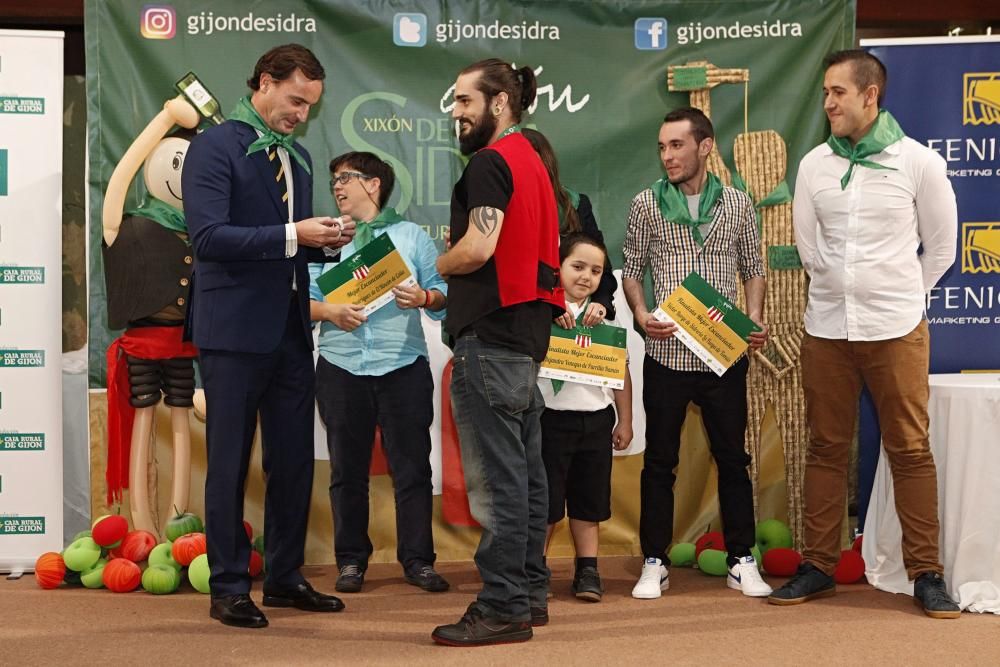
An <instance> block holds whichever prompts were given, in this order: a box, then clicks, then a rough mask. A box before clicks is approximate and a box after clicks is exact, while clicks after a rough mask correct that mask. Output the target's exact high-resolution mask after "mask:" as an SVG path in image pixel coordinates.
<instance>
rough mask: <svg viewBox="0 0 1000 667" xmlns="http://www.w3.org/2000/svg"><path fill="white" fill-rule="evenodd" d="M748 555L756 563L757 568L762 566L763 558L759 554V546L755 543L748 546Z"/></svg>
mask: <svg viewBox="0 0 1000 667" xmlns="http://www.w3.org/2000/svg"><path fill="white" fill-rule="evenodd" d="M750 555H751V556H753V559H754V562H756V563H757V569H758V570H759V569H760V568H762V567H764V559H763V557H762V556H761V555H760V547H759V546H757V545H756V544H755V545H753V546H752V547H750Z"/></svg>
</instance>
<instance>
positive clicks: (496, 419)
mask: <svg viewBox="0 0 1000 667" xmlns="http://www.w3.org/2000/svg"><path fill="white" fill-rule="evenodd" d="M537 379H538V363H537V362H536V361H535V360H534V359H532V358H531V357H529V356H527V355H524V354H520V353H517V352H514V351H512V350H510V349H508V348H505V347H499V346H494V345H488V344H486V343H482V342H480V340H479V339H478V338H477V337H476V336H475V335H467V336H462V337H461V338H459V339H458V342H457V343H456V345H455V360H454V370H453V371H452V378H451V402H452V409H453V411H454V414H455V424H456V426H457V427H458V435H459V442H460V446H461V450H462V470H463V471H464V473H465V485H466V489H467V491H468V494H469V507H470V509H471V511H472V516H474V517H475V519H476V521H478V522H479V523H480V525H482V527H483V533H482V537H481V538H480V540H479V548H478V549H477V550H476V567H478V568H479V575H480V577H481V578H482V580H483V588H482V590H481V591H480V592H479V597H478V605H479V608H480V610H481V611H482V612H483V613H484V614H486V615H487V616H491V617H494V618H497V619H500V620H502V621H527V620H529V619H530V617H531V616H530V611H529V610H530V607H545V606H546V600H545V597H546V593H547V592H548V580H549V571H548V568H546V567H545V559H544V556H543V552H544V548H545V530H546V527H547V525H546V517H547V515H548V485H547V483H546V477H545V464H544V463H543V462H542V427H541V422H540V418H541V414H542V411H543V410H544V409H545V404H544V402H543V401H542V394H541V392H539V391H538V386H537V384H536V382H537Z"/></svg>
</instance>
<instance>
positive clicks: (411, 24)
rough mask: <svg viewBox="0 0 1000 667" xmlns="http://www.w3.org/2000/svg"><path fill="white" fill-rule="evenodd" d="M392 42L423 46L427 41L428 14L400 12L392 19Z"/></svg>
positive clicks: (402, 44)
mask: <svg viewBox="0 0 1000 667" xmlns="http://www.w3.org/2000/svg"><path fill="white" fill-rule="evenodd" d="M392 42H393V44H395V45H396V46H423V45H424V44H426V43H427V16H426V15H424V14H408V13H399V14H396V16H395V17H393V20H392Z"/></svg>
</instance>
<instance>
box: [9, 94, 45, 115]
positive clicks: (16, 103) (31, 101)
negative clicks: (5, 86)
mask: <svg viewBox="0 0 1000 667" xmlns="http://www.w3.org/2000/svg"><path fill="white" fill-rule="evenodd" d="M0 113H32V114H42V113H45V98H44V97H0Z"/></svg>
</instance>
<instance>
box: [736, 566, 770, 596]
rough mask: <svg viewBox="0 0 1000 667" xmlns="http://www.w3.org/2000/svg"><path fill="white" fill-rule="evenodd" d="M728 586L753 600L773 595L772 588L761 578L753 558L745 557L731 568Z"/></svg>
mask: <svg viewBox="0 0 1000 667" xmlns="http://www.w3.org/2000/svg"><path fill="white" fill-rule="evenodd" d="M726 585H727V586H729V587H730V588H734V589H736V590H738V591H741V592H742V593H743V595H746V596H748V597H752V598H766V597H767V596H768V595H770V594H771V587H770V586H768V585H767V584H766V583H765V582H764V580H763V579H762V578H761V576H760V570H758V569H757V561H755V560H754V559H753V556H744V557H743V558H740V559H739V561H737V563H736V564H735V565H733V566H732V567H731V568H729V576H728V577H726Z"/></svg>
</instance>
